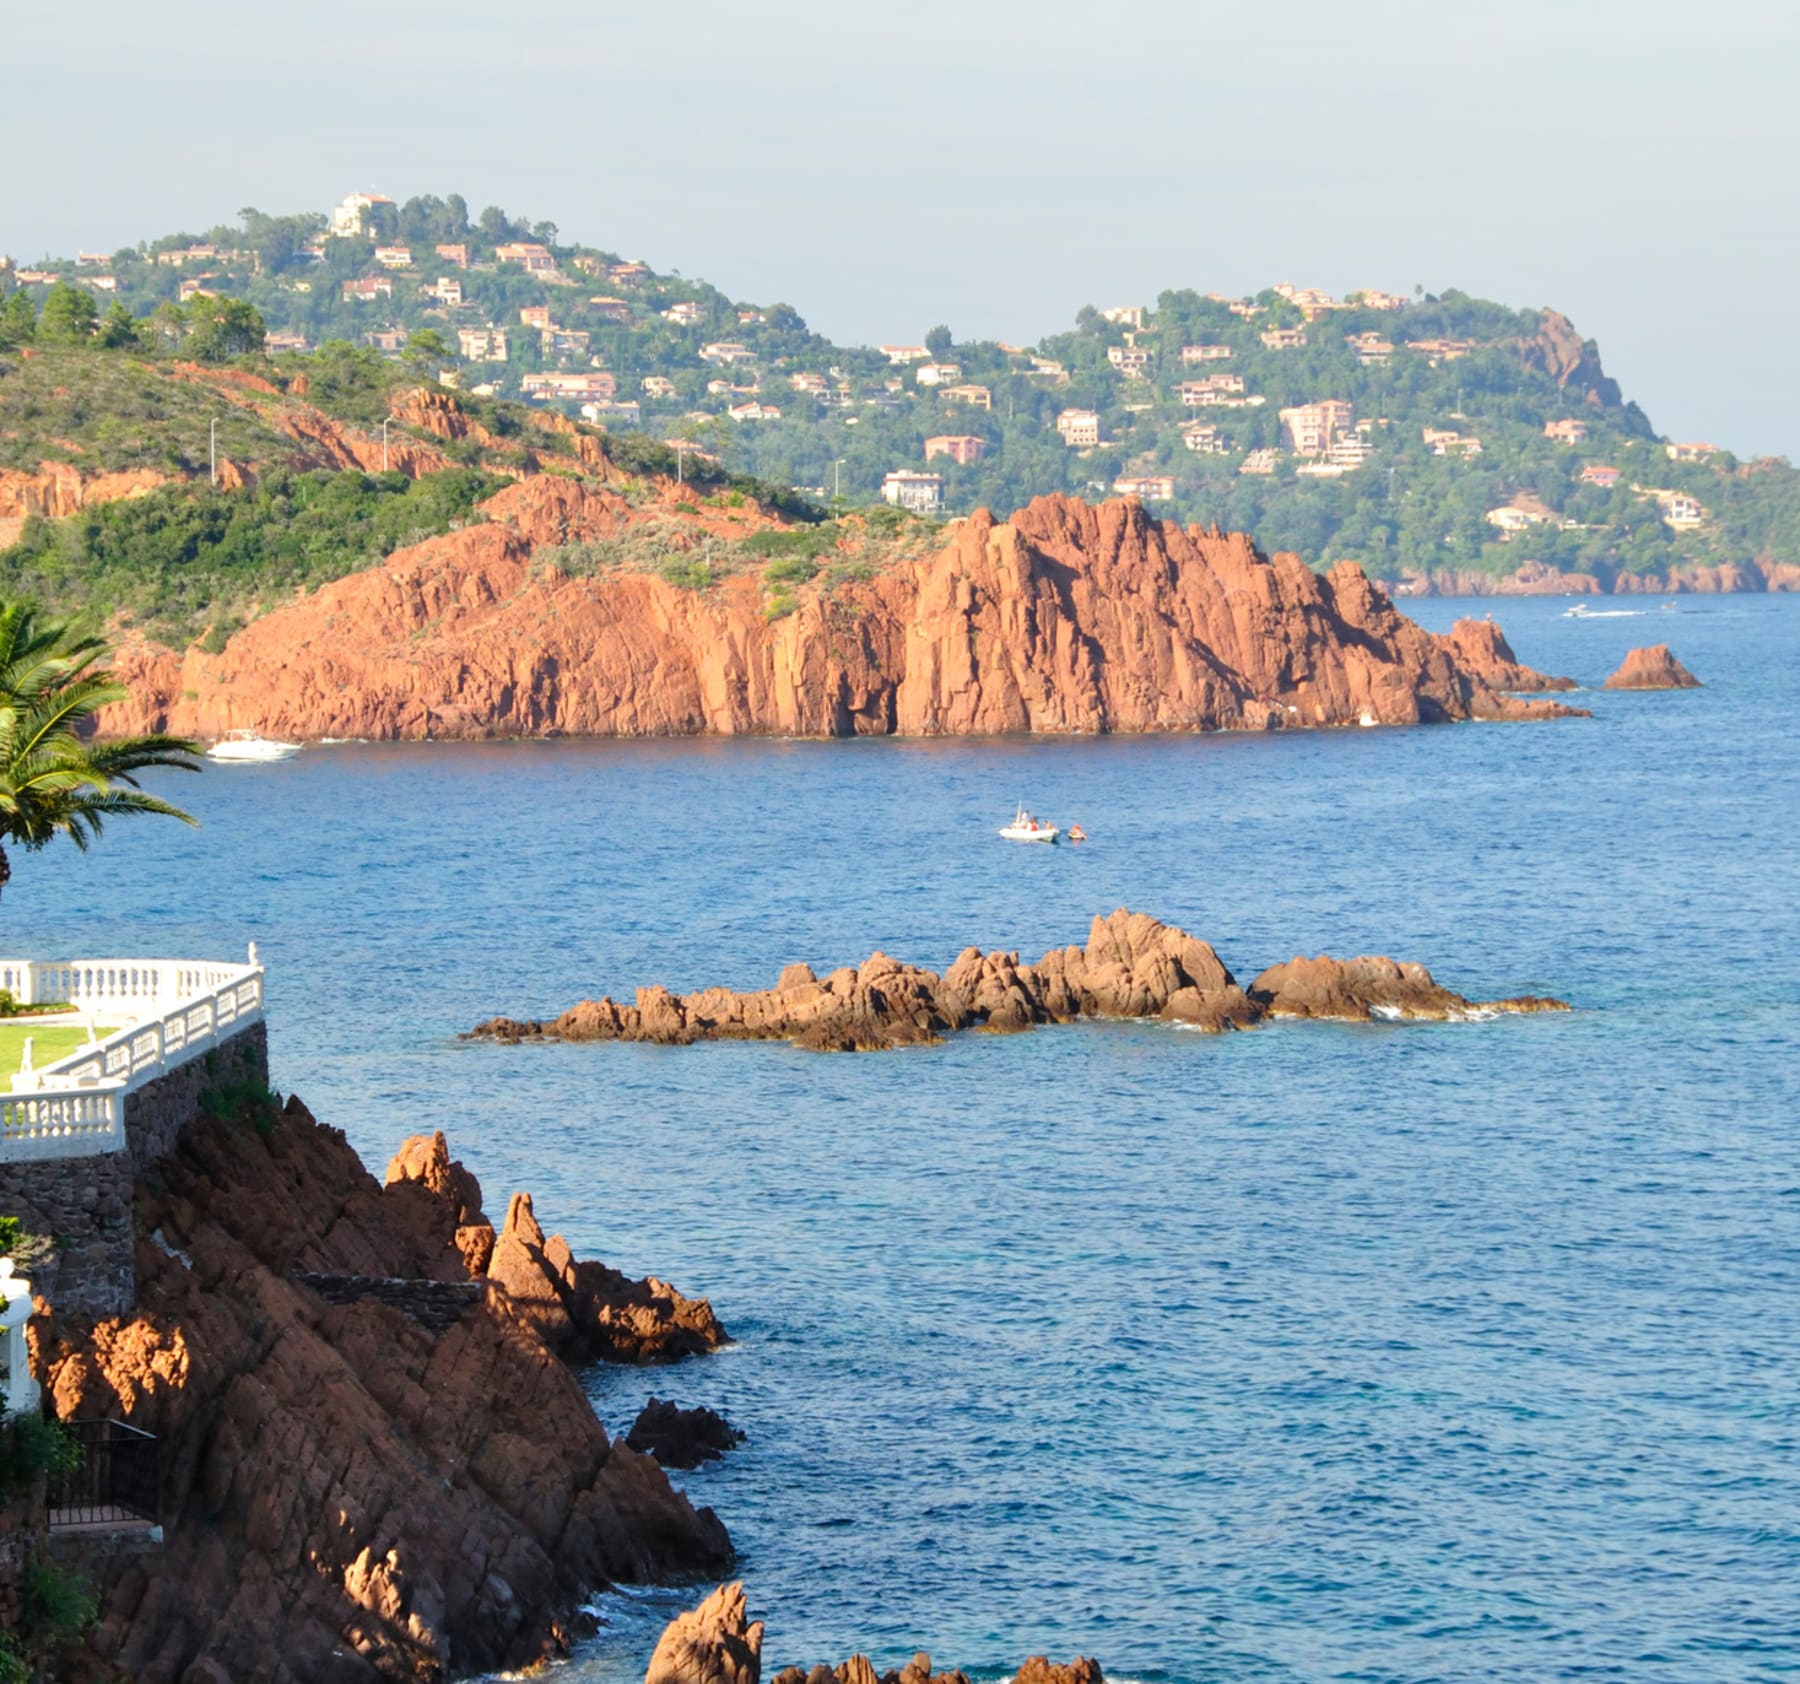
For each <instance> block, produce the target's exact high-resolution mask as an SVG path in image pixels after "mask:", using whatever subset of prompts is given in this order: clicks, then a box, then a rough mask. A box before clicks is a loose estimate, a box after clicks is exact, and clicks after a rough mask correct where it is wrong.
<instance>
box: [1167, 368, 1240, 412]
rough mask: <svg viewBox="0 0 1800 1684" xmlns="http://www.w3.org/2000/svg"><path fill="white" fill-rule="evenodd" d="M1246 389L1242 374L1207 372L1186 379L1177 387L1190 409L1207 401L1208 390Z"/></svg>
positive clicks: (1182, 399)
mask: <svg viewBox="0 0 1800 1684" xmlns="http://www.w3.org/2000/svg"><path fill="white" fill-rule="evenodd" d="M1243 389H1244V377H1243V375H1241V374H1205V375H1202V376H1201V377H1200V378H1199V379H1198V380H1184V381H1182V382H1181V384H1180V386H1178V387H1177V388H1176V390H1177V392H1178V393H1179V395H1180V397H1181V401H1182V402H1183V403H1184V404H1186V405H1187V406H1188V407H1189V408H1190V409H1191V408H1193V407H1194V406H1195V405H1196V404H1203V403H1205V402H1206V394H1207V393H1208V392H1241V391H1243Z"/></svg>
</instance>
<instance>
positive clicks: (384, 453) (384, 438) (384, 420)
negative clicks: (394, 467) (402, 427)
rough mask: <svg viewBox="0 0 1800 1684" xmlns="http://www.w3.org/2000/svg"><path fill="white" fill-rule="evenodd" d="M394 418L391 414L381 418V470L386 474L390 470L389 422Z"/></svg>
mask: <svg viewBox="0 0 1800 1684" xmlns="http://www.w3.org/2000/svg"><path fill="white" fill-rule="evenodd" d="M393 419H394V418H393V416H391V415H384V416H382V418H381V471H382V472H383V473H384V474H385V473H386V472H387V471H388V466H387V462H388V458H387V430H388V422H390V421H392V420H393Z"/></svg>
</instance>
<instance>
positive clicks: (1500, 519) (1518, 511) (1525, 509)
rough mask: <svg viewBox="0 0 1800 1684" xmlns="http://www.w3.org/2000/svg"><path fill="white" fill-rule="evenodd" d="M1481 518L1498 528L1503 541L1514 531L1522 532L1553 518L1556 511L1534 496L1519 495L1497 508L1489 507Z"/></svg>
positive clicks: (1511, 535)
mask: <svg viewBox="0 0 1800 1684" xmlns="http://www.w3.org/2000/svg"><path fill="white" fill-rule="evenodd" d="M1483 518H1484V519H1485V520H1486V521H1487V523H1488V525H1489V526H1494V527H1498V528H1499V529H1500V536H1501V539H1502V540H1503V541H1504V540H1506V539H1509V538H1511V537H1513V535H1514V534H1515V533H1519V532H1524V531H1527V530H1528V529H1529V528H1531V527H1533V526H1542V525H1543V524H1544V523H1545V522H1546V521H1549V520H1554V519H1555V518H1556V511H1555V510H1554V509H1551V508H1547V507H1546V506H1545V505H1544V504H1543V503H1541V502H1539V501H1538V499H1537V498H1535V497H1529V496H1525V495H1520V496H1517V497H1515V498H1514V499H1513V500H1512V501H1511V502H1510V503H1505V504H1502V505H1501V506H1500V507H1499V508H1497V509H1489V510H1488V512H1487V514H1486V515H1485V516H1484V517H1483Z"/></svg>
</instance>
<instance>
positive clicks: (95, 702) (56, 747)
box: [0, 602, 199, 888]
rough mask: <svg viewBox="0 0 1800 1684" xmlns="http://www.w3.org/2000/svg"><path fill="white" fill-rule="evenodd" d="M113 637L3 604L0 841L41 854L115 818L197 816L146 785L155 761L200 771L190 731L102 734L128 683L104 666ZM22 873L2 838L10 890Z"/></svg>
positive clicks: (90, 836) (0, 854)
mask: <svg viewBox="0 0 1800 1684" xmlns="http://www.w3.org/2000/svg"><path fill="white" fill-rule="evenodd" d="M108 653H109V650H108V648H107V645H106V642H105V640H104V639H102V638H99V637H96V636H94V635H92V634H91V633H89V632H87V631H85V630H84V629H83V628H82V627H81V626H80V625H78V624H77V623H75V622H73V621H70V620H60V619H40V618H39V617H38V614H37V611H36V610H35V609H33V608H32V607H30V606H29V605H28V604H24V603H17V602H11V603H6V604H4V605H0V844H5V843H11V844H14V845H15V846H18V847H22V848H25V849H26V850H28V851H30V852H34V853H35V852H36V851H37V850H38V849H40V848H43V847H45V846H46V845H47V844H48V843H50V842H52V841H53V840H55V838H56V837H58V836H66V837H68V838H69V840H70V841H71V842H73V843H74V844H75V846H76V847H77V848H80V849H82V850H83V851H85V850H86V848H87V846H88V844H89V843H90V842H91V841H92V840H94V839H95V838H96V837H98V836H99V835H100V834H101V831H102V830H103V828H104V827H105V823H106V821H107V820H108V819H110V818H116V817H130V816H133V815H137V814H143V813H160V814H162V815H163V816H165V817H167V818H172V819H180V820H181V821H182V822H183V823H184V824H193V823H194V822H195V821H194V820H193V819H192V818H190V817H189V816H188V815H187V814H186V813H184V812H182V811H181V809H180V808H179V807H172V806H170V805H169V803H168V802H166V801H161V800H159V799H158V798H157V797H156V796H154V795H146V794H145V793H144V791H143V790H142V789H140V788H139V787H138V778H137V775H138V773H140V772H144V771H148V770H150V769H151V768H153V767H168V768H174V769H177V770H180V771H187V772H193V771H198V770H199V761H198V760H197V759H195V758H194V757H195V756H196V755H197V754H198V753H199V749H198V747H197V745H195V744H193V743H190V742H187V741H185V740H184V739H182V738H180V737H166V736H157V735H152V736H143V737H122V738H116V739H114V740H112V741H110V742H104V743H97V742H95V741H93V740H92V738H91V735H89V733H91V731H92V729H93V720H94V716H95V715H96V714H97V713H98V712H99V711H100V709H101V708H103V707H105V706H106V705H107V704H108V703H110V702H119V701H123V700H124V699H125V697H126V694H127V692H126V689H125V686H124V685H122V684H120V683H118V682H117V681H115V679H114V678H113V676H112V674H111V673H110V672H109V671H107V670H106V668H105V667H103V666H102V665H101V662H102V661H103V660H104V659H105V658H106V656H107V654H108ZM11 876H12V865H11V863H10V862H9V861H8V859H7V856H6V849H5V847H4V846H3V845H0V888H4V887H5V885H6V883H7V882H8V880H9V879H10V878H11Z"/></svg>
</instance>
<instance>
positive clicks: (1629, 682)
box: [1606, 643, 1700, 690]
mask: <svg viewBox="0 0 1800 1684" xmlns="http://www.w3.org/2000/svg"><path fill="white" fill-rule="evenodd" d="M1606 688H1607V689H1608V690H1698V689H1699V688H1700V680H1699V679H1697V678H1696V677H1695V676H1694V675H1693V674H1692V673H1691V672H1689V671H1688V669H1687V668H1686V667H1684V666H1683V665H1682V664H1681V663H1680V662H1679V661H1678V660H1676V659H1675V657H1674V655H1673V654H1671V653H1670V651H1669V646H1668V644H1666V643H1656V644H1652V645H1651V646H1650V647H1649V648H1647V649H1632V650H1629V651H1628V652H1627V653H1626V656H1625V659H1624V660H1623V661H1621V662H1620V663H1619V670H1618V671H1617V672H1615V673H1614V674H1613V675H1612V677H1611V678H1609V679H1607V681H1606Z"/></svg>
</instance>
